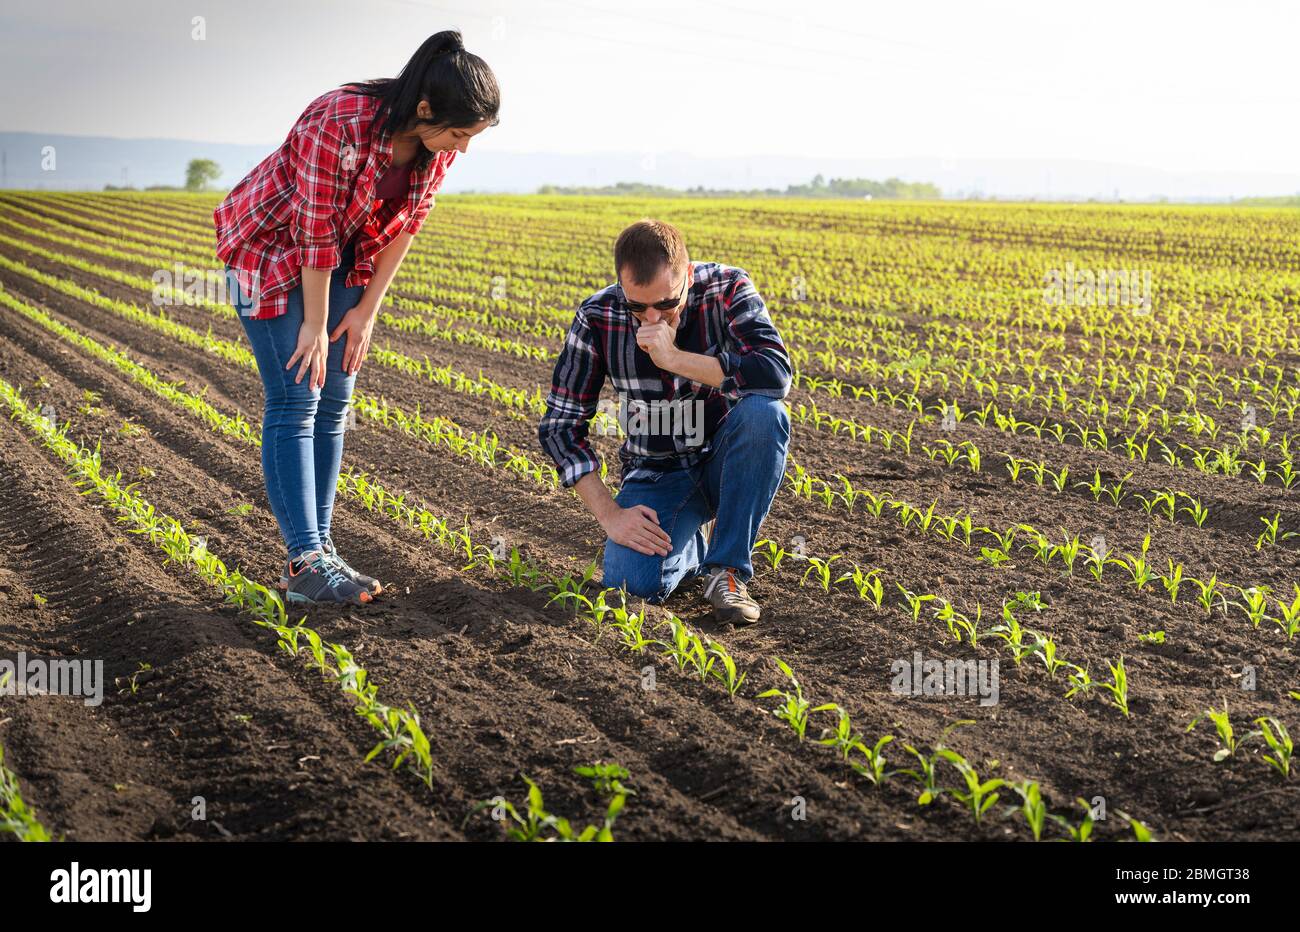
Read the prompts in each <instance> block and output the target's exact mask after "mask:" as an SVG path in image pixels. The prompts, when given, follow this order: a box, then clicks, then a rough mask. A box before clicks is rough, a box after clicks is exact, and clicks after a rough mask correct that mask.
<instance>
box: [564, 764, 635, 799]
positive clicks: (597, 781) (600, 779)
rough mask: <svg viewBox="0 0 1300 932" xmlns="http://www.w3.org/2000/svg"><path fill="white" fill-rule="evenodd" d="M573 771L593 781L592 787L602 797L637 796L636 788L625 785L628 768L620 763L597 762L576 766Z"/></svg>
mask: <svg viewBox="0 0 1300 932" xmlns="http://www.w3.org/2000/svg"><path fill="white" fill-rule="evenodd" d="M573 772H574V773H576V774H577V775H578V776H580V777H586V778H587V779H589V780H590V781H591V785H592V788H593V789H595V791H596V792H597V793H598V794H600V796H601V797H604V798H608V797H611V796H635V795H636V790H633V789H629V788H628V787H627V786H624V785H623V781H624V780H626V779H627V778H628V772H627V769H626V768H624V767H620V766H619V765H618V764H604V763H599V762H598V763H595V764H590V765H588V766H580V767H574V768H573Z"/></svg>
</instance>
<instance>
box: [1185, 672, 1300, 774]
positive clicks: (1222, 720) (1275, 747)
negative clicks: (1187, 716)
mask: <svg viewBox="0 0 1300 932" xmlns="http://www.w3.org/2000/svg"><path fill="white" fill-rule="evenodd" d="M1291 697H1292V698H1293V699H1300V693H1294V692H1293V693H1291ZM1205 719H1209V720H1210V721H1211V722H1213V724H1214V731H1215V735H1216V736H1217V737H1218V739H1219V748H1218V750H1216V751H1215V752H1214V760H1215V762H1216V763H1220V762H1223V761H1227V760H1230V759H1232V758H1235V757H1236V756H1237V752H1238V751H1240V750H1241V749H1242V747H1243V745H1245V744H1246V742H1248V741H1250V740H1251V739H1252V738H1260V739H1262V741H1261V744H1260V745H1259V748H1258V751H1259V753H1260V759H1261V760H1262V761H1263V762H1264V763H1265V764H1267V765H1268V766H1269V767H1271V768H1272V769H1273V771H1274V772H1275V773H1277V775H1278V776H1279V777H1281V778H1282V781H1283V782H1286V781H1287V780H1290V779H1291V758H1292V757H1293V756H1294V753H1295V743H1294V742H1293V741H1292V740H1291V733H1290V732H1289V731H1288V730H1287V727H1286V725H1285V724H1283V723H1282V721H1281V720H1279V719H1277V718H1274V717H1273V716H1271V715H1261V716H1259V717H1258V718H1256V719H1254V724H1255V725H1257V726H1259V727H1258V728H1257V729H1256V730H1255V731H1251V732H1248V733H1246V734H1244V735H1238V734H1237V732H1236V729H1235V728H1233V726H1232V716H1231V715H1230V714H1229V712H1228V702H1227V700H1226V699H1225V700H1224V702H1223V708H1222V709H1206V710H1205V711H1204V712H1202V713H1201V714H1200V715H1198V716H1197V717H1196V718H1194V719H1192V721H1191V723H1190V724H1189V725H1188V726H1187V730H1188V731H1189V732H1190V731H1194V730H1195V729H1196V726H1197V725H1199V724H1200V723H1201V722H1202V721H1203V720H1205ZM1265 751H1267V752H1271V753H1263V752H1265Z"/></svg>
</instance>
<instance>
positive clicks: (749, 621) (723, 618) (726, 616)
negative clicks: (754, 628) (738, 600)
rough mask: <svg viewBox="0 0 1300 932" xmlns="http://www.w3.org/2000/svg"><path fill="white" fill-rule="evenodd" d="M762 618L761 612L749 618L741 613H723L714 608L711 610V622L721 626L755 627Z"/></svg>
mask: <svg viewBox="0 0 1300 932" xmlns="http://www.w3.org/2000/svg"><path fill="white" fill-rule="evenodd" d="M762 617H763V615H762V613H761V612H760V613H759V614H758V615H756V616H755V617H753V618H750V617H749V616H748V615H746V614H745V613H744V612H741V611H731V612H723V611H719V610H718V609H716V608H715V609H714V610H713V620H714V621H716V622H717V623H718V624H721V625H756V624H758V622H759V621H760V620H761V619H762Z"/></svg>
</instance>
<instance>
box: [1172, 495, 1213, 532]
mask: <svg viewBox="0 0 1300 932" xmlns="http://www.w3.org/2000/svg"><path fill="white" fill-rule="evenodd" d="M1187 500H1188V501H1189V502H1191V504H1190V505H1187V506H1185V507H1183V508H1180V509H1179V511H1182V512H1186V513H1187V514H1188V515H1189V516H1191V519H1192V521H1193V522H1195V524H1196V526H1197V527H1203V526H1204V525H1205V519H1206V518H1208V517H1209V516H1210V512H1209V510H1208V509H1206V508H1205V507H1203V506H1202V505H1201V502H1200V500H1199V499H1195V498H1192V497H1191V496H1187Z"/></svg>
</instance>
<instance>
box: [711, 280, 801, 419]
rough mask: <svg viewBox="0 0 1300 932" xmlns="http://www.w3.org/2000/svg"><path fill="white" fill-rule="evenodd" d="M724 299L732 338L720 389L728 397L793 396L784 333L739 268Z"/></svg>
mask: <svg viewBox="0 0 1300 932" xmlns="http://www.w3.org/2000/svg"><path fill="white" fill-rule="evenodd" d="M730 274H731V275H733V276H734V277H733V278H732V280H731V281H730V282H728V283H727V284H726V285H725V286H724V288H723V290H722V296H721V307H722V317H723V324H724V326H725V327H726V331H727V334H728V336H729V337H730V339H729V340H728V347H727V349H725V350H724V351H723V352H722V353H720V354H719V356H718V363H719V365H721V366H722V375H723V379H722V384H721V385H720V386H719V390H720V391H722V392H723V394H726V395H732V396H737V395H747V394H748V395H769V396H771V397H773V398H784V397H785V396H786V395H788V394H789V393H790V379H791V371H792V370H791V366H790V356H789V354H788V353H787V352H786V349H785V343H784V342H783V341H782V340H781V334H779V333H778V332H777V330H776V325H775V324H773V323H772V316H771V315H770V314H768V312H767V305H766V304H765V303H764V302H763V299H762V297H760V296H759V293H758V291H757V289H755V288H754V283H753V282H751V281H750V280H749V275H748V274H747V273H746V272H745V271H744V270H743V269H735V270H733V271H732V272H731V273H730Z"/></svg>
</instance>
